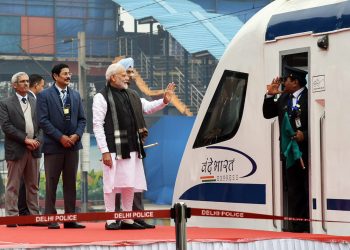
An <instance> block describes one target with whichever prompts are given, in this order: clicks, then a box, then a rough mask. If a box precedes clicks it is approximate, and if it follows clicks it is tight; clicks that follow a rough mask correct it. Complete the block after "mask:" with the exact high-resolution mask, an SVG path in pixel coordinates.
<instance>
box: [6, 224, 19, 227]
mask: <svg viewBox="0 0 350 250" xmlns="http://www.w3.org/2000/svg"><path fill="white" fill-rule="evenodd" d="M6 226H7V227H17V224H8V225H6Z"/></svg>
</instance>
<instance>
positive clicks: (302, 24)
mask: <svg viewBox="0 0 350 250" xmlns="http://www.w3.org/2000/svg"><path fill="white" fill-rule="evenodd" d="M349 27H350V1H345V2H341V3H336V4H330V5H324V6H320V7H315V8H309V9H303V10H297V11H291V12H286V13H281V14H276V15H273V16H272V17H271V19H270V21H269V24H268V27H267V30H266V34H265V40H266V41H271V40H275V39H276V37H278V36H286V35H292V34H298V33H303V32H310V31H311V32H313V33H322V32H329V31H333V30H339V29H344V28H349Z"/></svg>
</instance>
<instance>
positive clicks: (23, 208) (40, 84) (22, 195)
mask: <svg viewBox="0 0 350 250" xmlns="http://www.w3.org/2000/svg"><path fill="white" fill-rule="evenodd" d="M44 86H45V80H44V78H43V77H42V76H41V75H37V74H32V75H30V76H29V90H28V95H29V96H32V97H33V98H35V100H36V95H37V94H38V93H39V92H41V91H42V90H43V89H44ZM38 165H39V166H40V158H38ZM38 171H39V173H38V185H40V169H38ZM18 211H19V215H29V214H30V212H29V209H28V206H27V200H26V186H25V184H24V179H23V178H22V179H21V184H20V188H19V194H18Z"/></svg>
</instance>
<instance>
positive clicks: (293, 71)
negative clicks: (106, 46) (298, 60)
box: [283, 66, 308, 86]
mask: <svg viewBox="0 0 350 250" xmlns="http://www.w3.org/2000/svg"><path fill="white" fill-rule="evenodd" d="M307 74H308V73H307V71H304V70H301V69H297V68H294V67H290V66H285V67H284V70H283V78H285V79H286V78H287V77H292V78H294V79H298V81H299V83H300V85H301V86H305V85H306V75H307Z"/></svg>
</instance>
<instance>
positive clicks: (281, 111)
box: [263, 66, 310, 232]
mask: <svg viewBox="0 0 350 250" xmlns="http://www.w3.org/2000/svg"><path fill="white" fill-rule="evenodd" d="M306 75H307V72H306V71H303V70H300V69H297V68H293V67H289V66H286V67H285V68H284V77H283V78H280V77H276V78H275V79H273V81H272V83H271V84H270V85H268V86H267V93H266V95H265V100H264V104H263V114H264V117H265V118H267V119H269V118H273V117H276V116H278V120H279V125H280V140H281V138H282V137H283V136H284V134H283V133H284V132H283V125H282V123H283V122H284V121H283V120H284V119H289V122H290V125H291V127H292V128H293V130H294V131H295V134H294V135H292V138H290V139H291V140H295V141H296V142H297V145H298V146H299V150H300V151H301V153H302V158H301V159H298V160H296V161H294V164H291V165H288V164H286V157H285V156H284V155H283V153H284V152H283V150H284V149H282V147H281V155H282V156H281V157H282V166H283V169H282V173H283V187H284V190H285V192H286V193H287V199H284V201H286V202H287V204H286V206H284V207H286V208H287V213H286V214H285V216H289V217H296V218H305V219H308V218H309V183H308V172H309V171H308V162H309V161H308V158H309V152H308V90H307V88H306V87H305V85H306V83H307V81H306ZM281 83H283V85H284V90H283V92H282V91H280V90H279V86H280V84H281ZM277 94H281V96H280V97H279V98H278V99H277V100H275V95H277ZM281 145H282V144H281ZM284 213H285V212H284ZM284 230H285V231H291V232H309V230H310V229H309V222H295V221H293V222H291V223H288V225H287V227H286V228H284Z"/></svg>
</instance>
